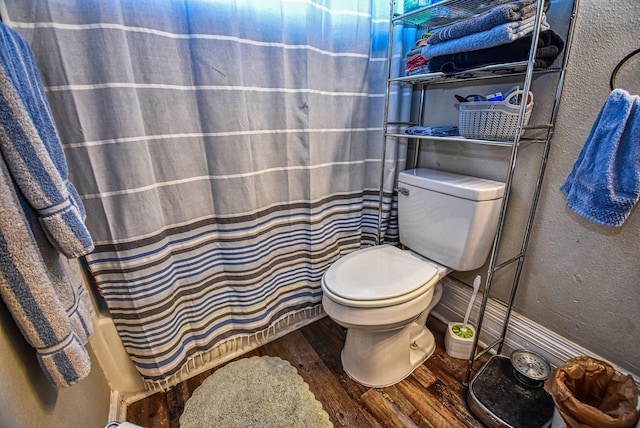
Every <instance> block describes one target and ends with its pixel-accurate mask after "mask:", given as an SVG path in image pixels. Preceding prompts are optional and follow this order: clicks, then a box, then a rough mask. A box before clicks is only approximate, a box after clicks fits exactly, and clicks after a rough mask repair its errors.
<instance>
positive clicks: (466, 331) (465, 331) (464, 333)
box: [453, 275, 480, 339]
mask: <svg viewBox="0 0 640 428" xmlns="http://www.w3.org/2000/svg"><path fill="white" fill-rule="evenodd" d="M479 289H480V275H478V276H476V279H474V280H473V292H472V293H471V299H470V300H469V306H467V312H466V313H465V314H464V321H463V322H462V325H461V326H454V330H453V332H454V333H455V334H456V336H459V337H462V338H465V339H468V338H470V337H473V331H471V329H470V328H468V327H467V322H468V321H469V315H470V314H471V308H472V307H473V302H475V300H476V296H477V295H478V290H479ZM456 327H457V328H456ZM456 330H457V331H456Z"/></svg>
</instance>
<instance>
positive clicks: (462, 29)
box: [427, 0, 537, 45]
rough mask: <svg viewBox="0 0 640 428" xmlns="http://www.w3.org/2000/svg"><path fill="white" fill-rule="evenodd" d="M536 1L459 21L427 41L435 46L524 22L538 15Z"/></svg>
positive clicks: (532, 0) (498, 7)
mask: <svg viewBox="0 0 640 428" xmlns="http://www.w3.org/2000/svg"><path fill="white" fill-rule="evenodd" d="M536 3H537V2H536V0H521V1H517V2H513V3H508V4H503V5H500V6H497V7H494V8H492V9H489V10H488V11H486V12H484V13H481V14H480V15H477V16H474V17H473V18H471V19H467V20H465V21H459V22H456V23H455V24H451V25H449V26H447V27H444V28H442V29H440V30H438V31H436V32H434V33H433V34H432V35H431V36H429V38H428V39H427V43H428V44H430V45H435V44H437V43H442V42H444V41H446V40H451V39H457V38H460V37H464V36H468V35H469V34H473V33H479V32H481V31H487V30H490V29H492V28H493V27H495V26H497V25H501V24H506V23H508V22H513V21H522V20H524V19H527V18H530V17H532V16H534V15H535V13H536V8H537V4H536Z"/></svg>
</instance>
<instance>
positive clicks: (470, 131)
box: [458, 91, 533, 140]
mask: <svg viewBox="0 0 640 428" xmlns="http://www.w3.org/2000/svg"><path fill="white" fill-rule="evenodd" d="M518 97H520V98H521V97H522V91H514V92H513V93H511V94H510V95H509V97H508V98H507V99H506V100H504V101H475V102H467V103H461V104H460V114H459V116H458V131H459V132H460V135H462V136H463V137H467V138H477V139H482V140H512V139H513V138H514V137H515V135H516V127H517V126H518V113H519V111H520V105H519V104H517V102H518V100H519V99H520V98H518ZM532 110H533V93H532V92H529V98H528V104H527V108H526V109H525V114H524V122H523V126H525V125H527V124H528V123H529V118H530V117H531V111H532ZM522 132H524V130H522V131H521V133H520V135H522Z"/></svg>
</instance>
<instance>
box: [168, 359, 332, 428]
mask: <svg viewBox="0 0 640 428" xmlns="http://www.w3.org/2000/svg"><path fill="white" fill-rule="evenodd" d="M180 427H181V428H210V427H216V428H234V427H238V428H239V427H242V428H249V427H260V428H268V427H273V428H276V427H277V428H286V427H291V428H294V427H296V428H297V427H300V428H306V427H314V428H315V427H320V428H322V427H333V425H332V424H331V421H330V420H329V415H328V414H327V412H325V411H324V410H323V409H322V404H320V402H319V401H317V400H316V399H315V396H314V395H313V393H312V392H311V391H309V385H307V384H306V383H305V382H304V380H303V379H302V377H300V375H299V374H298V372H297V371H296V369H295V368H293V366H291V364H289V363H288V362H287V361H284V360H282V359H280V358H278V357H251V358H244V359H241V360H238V361H234V362H233V363H230V364H228V365H226V366H224V367H223V368H221V369H219V370H216V371H215V372H214V373H213V374H212V375H211V376H209V377H208V378H207V379H205V381H204V382H203V383H202V385H200V387H198V388H197V389H196V390H195V391H194V392H193V395H192V396H191V398H190V399H189V400H187V403H186V404H185V407H184V412H183V413H182V416H181V417H180Z"/></svg>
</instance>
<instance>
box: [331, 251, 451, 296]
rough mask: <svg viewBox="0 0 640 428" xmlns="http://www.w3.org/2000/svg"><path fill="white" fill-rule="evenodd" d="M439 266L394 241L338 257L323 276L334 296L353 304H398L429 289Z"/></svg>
mask: <svg viewBox="0 0 640 428" xmlns="http://www.w3.org/2000/svg"><path fill="white" fill-rule="evenodd" d="M437 279H438V269H437V268H436V267H435V266H434V265H432V264H430V263H429V262H427V261H425V260H420V259H418V258H417V257H414V256H412V255H411V254H409V253H407V252H405V251H402V250H400V249H399V248H397V247H393V246H391V245H379V246H375V247H369V248H365V249H362V250H358V251H355V252H353V253H350V254H348V255H346V256H344V257H342V258H340V259H339V260H338V261H336V262H335V263H334V264H333V265H332V266H331V267H330V268H329V269H328V270H327V272H326V273H325V274H324V276H323V277H322V285H323V289H324V292H325V293H326V294H327V295H328V296H327V297H329V298H330V299H331V300H333V301H335V302H336V303H340V304H343V305H346V306H351V307H360V308H375V307H385V306H392V305H398V304H401V303H405V302H408V301H410V300H413V299H414V298H416V297H417V296H419V295H421V294H424V293H425V292H427V291H428V290H429V289H430V288H431V287H433V286H434V284H435V283H436V282H437Z"/></svg>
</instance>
